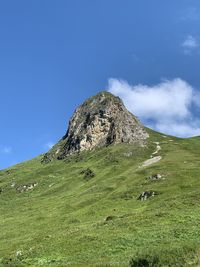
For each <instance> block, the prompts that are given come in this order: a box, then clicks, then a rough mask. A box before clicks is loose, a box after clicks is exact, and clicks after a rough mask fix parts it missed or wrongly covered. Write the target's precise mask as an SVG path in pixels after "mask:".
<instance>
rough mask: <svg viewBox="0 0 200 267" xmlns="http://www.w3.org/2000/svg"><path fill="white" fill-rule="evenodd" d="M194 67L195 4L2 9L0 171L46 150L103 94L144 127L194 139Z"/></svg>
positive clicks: (76, 1)
mask: <svg viewBox="0 0 200 267" xmlns="http://www.w3.org/2000/svg"><path fill="white" fill-rule="evenodd" d="M199 69H200V2H199V0H196V1H195V0H187V1H186V0H181V1H180V0H168V1H160V0H151V1H148V0H134V1H133V0H84V1H82V0H73V1H69V0H59V1H52V0H42V1H41V0H30V1H27V0H18V1H15V0H8V1H1V2H0V96H1V104H0V121H1V131H0V169H2V168H5V167H7V166H10V165H12V164H15V163H18V162H21V161H23V160H27V159H30V158H32V157H34V156H36V155H38V154H41V153H44V152H45V151H47V150H48V148H49V147H50V146H51V144H53V143H55V142H56V141H57V140H58V139H59V138H60V137H62V136H63V135H64V134H65V132H66V129H67V124H68V120H69V118H70V116H71V115H72V113H73V111H74V109H75V107H76V106H77V105H79V104H80V103H81V102H82V101H83V100H84V99H85V98H87V97H89V96H90V95H94V94H96V92H98V91H100V90H104V89H107V90H110V91H111V92H114V93H115V94H118V95H120V96H121V97H122V98H123V100H124V101H125V104H126V105H127V107H128V108H129V109H130V110H131V111H132V112H133V113H135V114H136V115H137V116H139V118H140V119H141V120H142V121H143V122H144V123H145V124H146V125H149V126H151V127H153V128H155V129H158V130H164V131H165V132H167V133H172V134H176V135H179V136H181V135H187V136H192V135H198V134H200V131H199V129H200V123H199V120H198V114H199V106H200V101H199V90H198V89H199V88H200V75H199ZM171 88H174V89H171ZM168 93H169V94H168ZM174 94H175V95H174ZM147 95H148V97H149V98H148V99H157V102H156V101H153V100H152V101H149V102H148V103H150V104H149V105H146V101H147V99H146V98H145V97H146V96H147ZM179 95H180V97H179ZM131 99H132V100H131ZM135 99H137V103H136V102H135V101H136V100H135ZM162 100H163V105H158V103H160V102H162ZM154 102H155V103H154ZM136 104H137V105H136ZM143 106H144V108H145V107H146V109H143V110H142V109H141V107H143ZM160 107H161V112H160V113H162V116H159V111H158V109H159V108H160ZM174 107H176V108H175V109H174ZM172 109H173V110H174V112H172V114H171V113H170V112H168V110H172ZM182 111H183V114H184V115H182V116H180V114H181V112H182ZM148 114H149V115H148ZM164 114H166V116H165V115H164ZM181 127H182V128H181Z"/></svg>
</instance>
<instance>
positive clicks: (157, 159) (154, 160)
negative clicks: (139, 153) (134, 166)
mask: <svg viewBox="0 0 200 267" xmlns="http://www.w3.org/2000/svg"><path fill="white" fill-rule="evenodd" d="M161 159H162V157H161V156H157V157H153V158H151V159H148V160H146V161H145V162H144V163H143V164H142V167H147V166H149V165H151V164H154V163H156V162H158V161H160V160H161Z"/></svg>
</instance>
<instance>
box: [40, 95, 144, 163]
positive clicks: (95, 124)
mask: <svg viewBox="0 0 200 267" xmlns="http://www.w3.org/2000/svg"><path fill="white" fill-rule="evenodd" d="M148 136H149V135H148V133H147V132H146V131H145V129H144V127H143V126H142V125H141V123H140V122H139V121H138V119H137V118H136V117H135V116H133V115H132V114H131V113H130V112H129V111H128V110H127V109H126V108H125V106H124V104H123V102H122V101H121V99H120V98H119V97H115V96H114V95H112V94H111V93H108V92H101V93H99V94H97V95H96V96H94V97H91V98H89V99H88V100H86V101H85V102H84V103H83V104H82V105H80V106H79V107H78V108H77V109H76V111H75V113H74V115H73V116H72V118H71V120H70V122H69V127H68V130H67V133H66V135H65V136H64V137H63V138H62V140H61V141H60V142H59V143H58V144H57V145H55V146H54V147H53V148H52V149H51V150H50V151H49V152H48V153H47V154H46V155H45V157H44V161H49V160H51V159H50V158H57V159H63V158H65V157H66V156H68V155H71V154H73V153H75V152H80V151H83V150H92V149H94V148H96V147H103V146H107V145H110V144H119V143H138V144H139V145H141V146H143V145H144V143H145V139H146V138H148Z"/></svg>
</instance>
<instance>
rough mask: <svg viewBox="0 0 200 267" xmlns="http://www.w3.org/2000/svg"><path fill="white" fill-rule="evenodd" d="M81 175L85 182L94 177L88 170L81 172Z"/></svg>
mask: <svg viewBox="0 0 200 267" xmlns="http://www.w3.org/2000/svg"><path fill="white" fill-rule="evenodd" d="M81 174H84V179H85V180H87V181H88V180H90V179H91V178H93V177H94V176H95V174H94V172H93V171H92V170H91V169H90V168H87V169H85V170H82V171H81Z"/></svg>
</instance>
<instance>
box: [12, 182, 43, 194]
mask: <svg viewBox="0 0 200 267" xmlns="http://www.w3.org/2000/svg"><path fill="white" fill-rule="evenodd" d="M37 185H38V183H36V182H34V183H30V184H25V185H20V186H18V187H16V190H17V192H19V193H23V192H27V191H30V190H32V189H34V188H35V187H36V186H37Z"/></svg>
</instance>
